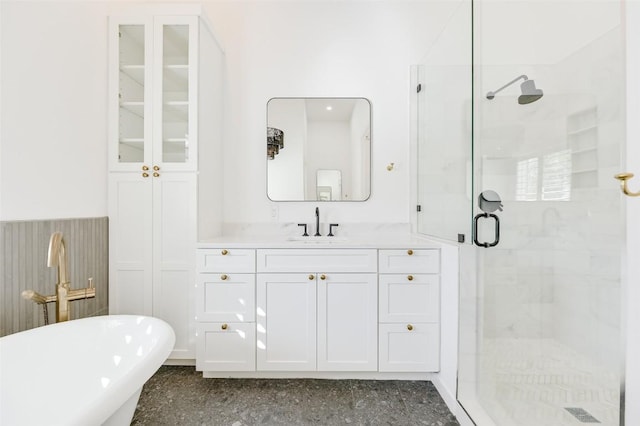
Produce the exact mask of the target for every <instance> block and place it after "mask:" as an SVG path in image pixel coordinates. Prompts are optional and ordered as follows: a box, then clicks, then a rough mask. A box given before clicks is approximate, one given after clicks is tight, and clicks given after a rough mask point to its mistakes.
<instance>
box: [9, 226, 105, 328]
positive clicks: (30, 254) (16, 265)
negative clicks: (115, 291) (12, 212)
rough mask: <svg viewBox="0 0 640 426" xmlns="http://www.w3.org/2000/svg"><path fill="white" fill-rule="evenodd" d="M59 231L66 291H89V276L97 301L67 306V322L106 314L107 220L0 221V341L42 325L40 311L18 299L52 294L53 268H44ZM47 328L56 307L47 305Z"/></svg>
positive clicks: (54, 271) (52, 320)
mask: <svg viewBox="0 0 640 426" xmlns="http://www.w3.org/2000/svg"><path fill="white" fill-rule="evenodd" d="M56 231H59V232H62V234H63V237H64V241H65V247H66V250H67V256H68V259H69V266H68V268H69V269H68V273H69V279H70V281H71V288H72V289H77V288H84V287H87V286H88V281H87V280H88V278H90V277H93V282H94V285H95V287H96V297H95V298H92V299H86V300H83V299H80V300H76V301H73V302H71V319H76V318H83V317H88V316H95V315H106V314H108V313H109V299H108V295H109V291H108V290H109V289H108V283H109V281H108V278H109V277H108V271H109V266H108V265H109V264H108V261H109V246H108V219H107V218H106V217H100V218H86V219H64V220H42V221H10V222H0V337H1V336H5V335H7V334H12V333H16V332H19V331H23V330H28V329H30V328H34V327H39V326H41V325H44V316H43V309H42V306H41V305H38V304H36V303H34V302H32V301H31V300H26V299H23V298H22V296H21V293H22V292H23V291H24V290H29V289H31V290H35V291H37V292H38V293H40V294H42V295H45V296H47V295H51V294H55V285H56V282H57V277H58V276H57V268H49V267H48V266H47V253H48V249H49V238H50V237H51V234H52V233H54V232H56ZM48 314H49V323H50V324H52V323H54V322H55V320H56V317H55V303H49V304H48Z"/></svg>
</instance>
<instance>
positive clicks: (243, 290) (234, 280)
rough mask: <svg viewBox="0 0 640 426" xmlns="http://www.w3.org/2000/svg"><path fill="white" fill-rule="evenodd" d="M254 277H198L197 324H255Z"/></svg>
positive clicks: (230, 275)
mask: <svg viewBox="0 0 640 426" xmlns="http://www.w3.org/2000/svg"><path fill="white" fill-rule="evenodd" d="M255 281H256V276H255V274H236V273H229V274H203V273H200V274H198V278H197V283H196V320H197V321H200V322H202V321H229V322H253V321H255V312H256V308H255V290H256V288H255Z"/></svg>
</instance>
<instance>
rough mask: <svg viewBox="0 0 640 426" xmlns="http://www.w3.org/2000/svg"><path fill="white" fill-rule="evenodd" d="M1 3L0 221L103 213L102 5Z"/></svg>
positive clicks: (104, 41)
mask: <svg viewBox="0 0 640 426" xmlns="http://www.w3.org/2000/svg"><path fill="white" fill-rule="evenodd" d="M0 8H2V14H1V17H2V18H1V19H2V23H1V27H0V31H1V32H2V35H1V40H2V46H1V55H2V59H1V63H2V71H1V76H2V80H1V82H0V84H1V91H2V92H1V96H0V103H1V107H0V110H1V115H0V121H1V122H2V125H1V130H0V151H1V152H2V154H1V161H2V163H1V165H0V208H1V210H0V220H28V219H55V218H69V217H99V216H105V215H106V214H107V179H106V169H107V145H106V139H107V102H106V93H107V85H106V81H107V38H106V34H107V20H106V7H105V5H104V4H103V3H84V4H83V3H79V2H77V3H76V2H69V3H62V2H2V3H0Z"/></svg>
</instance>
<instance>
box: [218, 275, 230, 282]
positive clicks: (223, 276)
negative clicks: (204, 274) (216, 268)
mask: <svg viewBox="0 0 640 426" xmlns="http://www.w3.org/2000/svg"><path fill="white" fill-rule="evenodd" d="M227 278H229V276H228V275H227V274H222V275H220V279H221V280H222V281H226V280H227Z"/></svg>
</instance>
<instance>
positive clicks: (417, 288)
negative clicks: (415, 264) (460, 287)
mask: <svg viewBox="0 0 640 426" xmlns="http://www.w3.org/2000/svg"><path fill="white" fill-rule="evenodd" d="M439 277H440V276H439V275H427V274H381V275H380V322H439V321H440V284H439V281H440V278H439Z"/></svg>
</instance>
